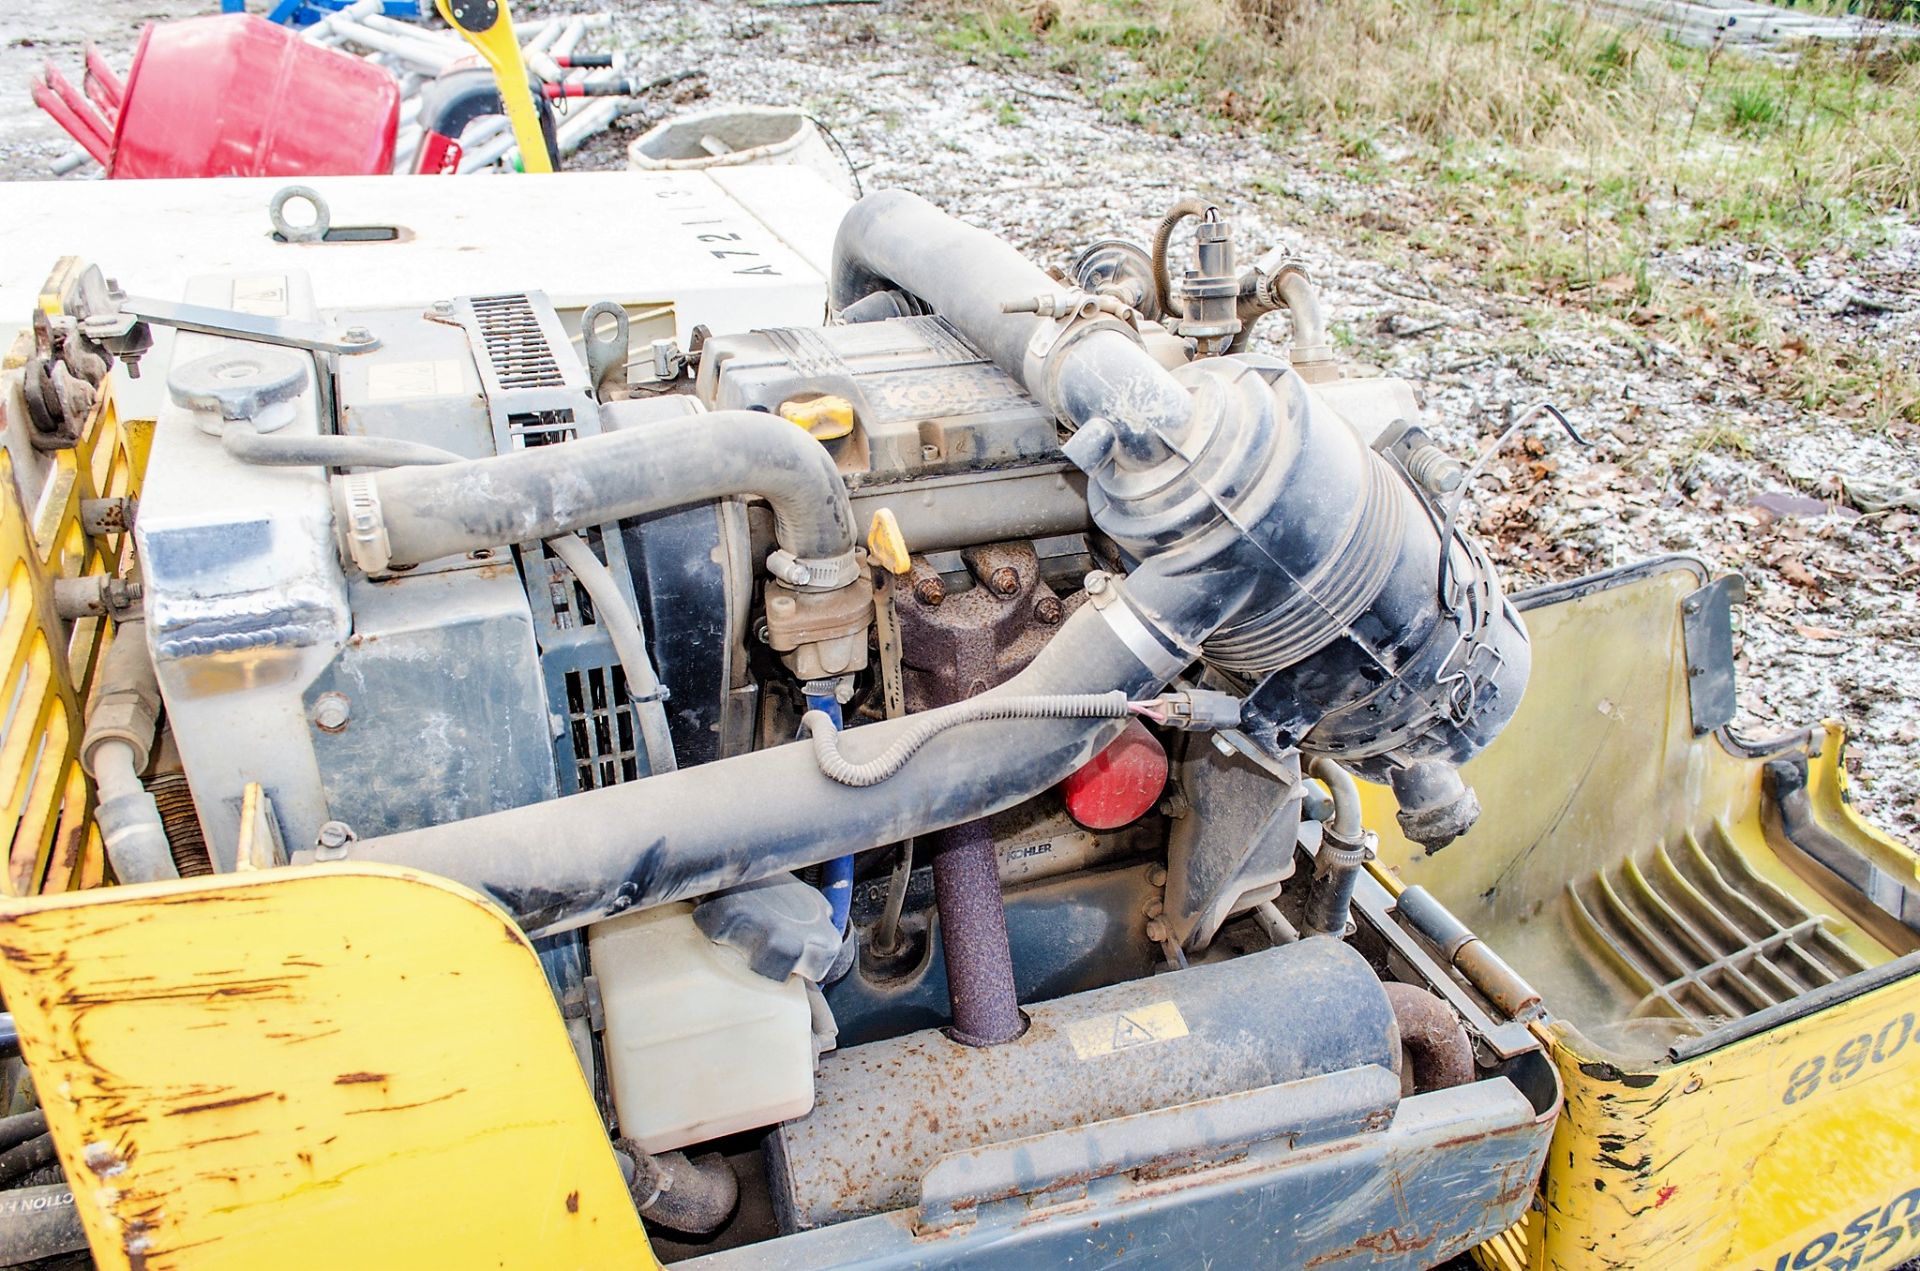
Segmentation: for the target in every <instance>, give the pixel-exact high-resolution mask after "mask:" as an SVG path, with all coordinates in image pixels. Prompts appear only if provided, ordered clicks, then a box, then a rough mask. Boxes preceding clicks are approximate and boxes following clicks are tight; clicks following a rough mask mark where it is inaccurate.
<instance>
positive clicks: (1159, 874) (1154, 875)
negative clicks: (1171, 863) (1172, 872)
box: [1147, 865, 1167, 887]
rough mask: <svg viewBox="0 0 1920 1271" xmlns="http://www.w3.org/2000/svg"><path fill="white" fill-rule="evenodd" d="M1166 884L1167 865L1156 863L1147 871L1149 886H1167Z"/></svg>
mask: <svg viewBox="0 0 1920 1271" xmlns="http://www.w3.org/2000/svg"><path fill="white" fill-rule="evenodd" d="M1166 885H1167V867H1166V866H1165V865H1155V866H1154V867H1153V868H1152V869H1150V870H1148V871H1147V886H1149V887H1165V886H1166Z"/></svg>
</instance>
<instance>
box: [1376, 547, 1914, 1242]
mask: <svg viewBox="0 0 1920 1271" xmlns="http://www.w3.org/2000/svg"><path fill="white" fill-rule="evenodd" d="M1706 582H1707V576H1706V571H1705V570H1704V569H1703V568H1701V567H1700V566H1699V565H1698V564H1697V563H1696V562H1691V561H1687V560H1676V561H1671V562H1666V563H1664V564H1656V565H1652V566H1649V567H1644V568H1639V569H1636V570H1632V571H1626V572H1623V573H1621V574H1618V575H1616V576H1614V577H1613V578H1611V579H1601V580H1596V581H1595V582H1593V583H1591V584H1587V585H1585V586H1584V587H1575V588H1569V589H1568V590H1566V591H1563V592H1562V593H1560V594H1559V596H1558V598H1557V599H1555V601H1554V602H1553V603H1551V604H1548V605H1546V606H1544V607H1536V608H1532V609H1529V611H1528V612H1527V615H1526V618H1527V623H1528V626H1529V629H1530V630H1531V632H1532V634H1533V637H1534V655H1535V657H1534V671H1533V676H1532V679H1531V681H1530V683H1529V685H1528V688H1527V696H1526V699H1525V700H1524V701H1523V703H1522V704H1521V707H1520V711H1519V713H1518V714H1517V715H1516V717H1515V719H1514V721H1513V724H1512V725H1511V726H1510V727H1509V728H1508V729H1507V730H1506V732H1505V733H1503V734H1502V735H1501V737H1500V738H1499V739H1498V740H1497V741H1496V742H1495V743H1494V744H1493V745H1492V746H1491V747H1489V748H1488V750H1487V751H1486V752H1485V753H1484V754H1483V755H1482V756H1480V757H1479V758H1478V759H1476V760H1475V761H1474V762H1473V763H1472V764H1470V765H1469V766H1468V769H1467V771H1466V774H1465V775H1466V776H1467V778H1468V780H1469V781H1470V782H1471V783H1472V784H1473V785H1474V787H1475V789H1476V790H1477V791H1478V793H1479V795H1480V798H1481V801H1482V804H1483V806H1484V809H1485V811H1484V814H1483V817H1482V819H1481V821H1480V824H1479V825H1478V826H1477V827H1476V828H1475V829H1474V831H1473V832H1472V833H1471V834H1469V835H1468V836H1466V837H1465V838H1463V839H1462V840H1461V841H1459V842H1457V843H1455V844H1453V845H1451V846H1449V847H1448V848H1446V849H1445V851H1443V852H1441V853H1439V854H1438V855H1436V856H1431V857H1428V856H1424V855H1422V854H1421V853H1420V852H1419V851H1418V849H1417V848H1415V847H1414V846H1413V845H1412V844H1410V843H1408V842H1406V840H1404V839H1403V838H1401V837H1400V836H1399V835H1398V834H1397V833H1395V832H1394V831H1393V828H1392V827H1393V825H1394V821H1393V815H1392V814H1393V806H1392V797H1391V794H1390V793H1389V792H1388V791H1386V790H1384V789H1377V788H1369V789H1368V790H1367V791H1366V798H1367V800H1368V803H1369V810H1368V824H1369V825H1371V826H1374V827H1377V828H1379V829H1380V830H1381V840H1382V841H1381V856H1382V862H1383V864H1385V865H1387V866H1388V867H1390V869H1391V872H1392V874H1393V876H1394V880H1395V884H1396V885H1411V884H1415V883H1418V884H1420V885H1422V886H1424V887H1426V888H1427V889H1428V890H1429V891H1431V892H1432V893H1433V894H1434V895H1435V896H1437V897H1438V898H1439V899H1440V900H1441V901H1442V902H1443V903H1444V904H1446V905H1447V907H1448V908H1449V909H1451V910H1452V911H1453V912H1454V913H1455V915H1456V916H1458V917H1459V918H1460V919H1462V921H1464V922H1465V923H1466V924H1467V925H1468V926H1469V927H1471V928H1473V929H1474V931H1475V932H1477V933H1478V934H1479V935H1480V936H1482V937H1483V938H1484V939H1485V940H1486V941H1487V943H1488V944H1489V945H1490V946H1491V947H1492V948H1493V949H1495V950H1496V951H1498V952H1499V953H1500V954H1501V955H1502V956H1503V957H1505V959H1506V960H1507V961H1508V962H1509V963H1511V964H1512V965H1513V966H1514V968H1515V969H1516V970H1517V971H1518V972H1519V973H1520V974H1521V975H1522V976H1524V977H1526V978H1527V979H1529V980H1530V981H1532V983H1533V985H1534V987H1535V988H1537V989H1538V990H1539V991H1540V993H1541V995H1542V998H1543V1001H1544V1004H1545V1006H1546V1008H1547V1009H1548V1011H1549V1012H1551V1015H1552V1019H1551V1022H1548V1023H1544V1024H1542V1025H1540V1026H1538V1027H1537V1029H1536V1031H1537V1032H1539V1034H1540V1035H1541V1037H1542V1039H1543V1040H1544V1041H1545V1042H1546V1044H1547V1046H1548V1049H1549V1053H1550V1054H1551V1056H1552V1058H1553V1060H1554V1063H1555V1066H1556V1067H1557V1068H1558V1069H1559V1072H1560V1075H1561V1079H1562V1082H1563V1084H1564V1086H1565V1088H1566V1106H1565V1110H1564V1112H1563V1113H1562V1115H1561V1118H1560V1122H1559V1124H1558V1126H1557V1127H1556V1129H1555V1132H1554V1140H1553V1145H1552V1148H1551V1150H1550V1152H1549V1154H1548V1161H1547V1166H1546V1169H1545V1173H1544V1178H1543V1183H1542V1188H1541V1195H1540V1197H1539V1199H1538V1201H1537V1203H1536V1206H1535V1208H1534V1210H1533V1211H1532V1212H1531V1213H1529V1214H1528V1216H1527V1219H1526V1221H1525V1222H1523V1223H1521V1224H1519V1225H1518V1226H1516V1227H1515V1228H1514V1229H1513V1230H1511V1231H1509V1232H1507V1233H1505V1234H1504V1235H1503V1236H1502V1237H1500V1238H1499V1239H1498V1240H1496V1241H1494V1242H1492V1243H1490V1244H1489V1245H1487V1246H1484V1247H1482V1248H1481V1249H1479V1250H1476V1251H1475V1254H1474V1257H1475V1260H1476V1261H1477V1262H1479V1264H1480V1265H1481V1266H1483V1267H1485V1268H1487V1269H1488V1271H1520V1269H1521V1268H1531V1269H1533V1271H1593V1269H1595V1268H1621V1269H1629V1268H1630V1269H1633V1271H1648V1269H1652V1268H1658V1269H1659V1271H1813V1269H1814V1268H1820V1269H1821V1271H1862V1269H1864V1268H1890V1267H1893V1266H1895V1265H1896V1264H1898V1263H1899V1262H1901V1261H1902V1260H1904V1259H1905V1258H1908V1257H1910V1256H1912V1255H1913V1254H1914V1253H1916V1252H1920V1134H1916V1133H1915V1132H1914V1129H1913V1127H1914V1126H1916V1125H1920V955H1916V953H1915V950H1916V949H1917V948H1920V937H1916V935H1915V933H1914V932H1912V931H1910V930H1907V929H1906V928H1903V927H1901V926H1900V925H1899V924H1897V923H1894V922H1892V921H1890V920H1889V919H1888V918H1887V916H1886V915H1885V914H1884V913H1881V912H1879V911H1878V910H1877V909H1875V907H1874V906H1873V905H1872V904H1870V903H1869V902H1868V901H1867V899H1866V898H1865V897H1864V896H1862V895H1861V894H1859V893H1858V892H1853V891H1849V890H1847V889H1846V888H1845V887H1844V885H1840V884H1837V880H1836V879H1835V878H1833V877H1832V876H1830V875H1826V874H1823V873H1822V872H1821V871H1819V870H1818V869H1817V868H1812V867H1811V863H1810V861H1809V860H1808V859H1807V858H1806V857H1805V855H1804V853H1802V852H1800V851H1799V850H1798V849H1796V848H1795V847H1794V845H1793V844H1792V843H1791V842H1789V841H1788V839H1787V837H1786V836H1785V833H1784V831H1783V828H1782V825H1781V824H1780V818H1779V816H1778V815H1777V814H1776V813H1775V812H1773V811H1772V810H1771V799H1770V798H1769V796H1768V795H1767V794H1766V789H1765V784H1764V780H1763V768H1764V766H1765V764H1766V762H1767V761H1768V760H1769V759H1775V758H1784V759H1790V760H1793V761H1794V762H1804V763H1805V764H1806V766H1807V771H1808V789H1809V794H1810V803H1811V806H1812V809H1813V811H1814V814H1815V816H1816V817H1817V819H1818V821H1819V823H1820V825H1821V827H1822V828H1823V829H1824V830H1826V831H1827V832H1828V833H1830V834H1831V835H1833V836H1834V837H1835V838H1836V839H1837V840H1839V841H1840V842H1841V843H1843V844H1844V845H1845V846H1846V847H1847V848H1848V849H1849V850H1851V851H1853V852H1855V853H1857V854H1858V855H1859V856H1861V857H1862V858H1864V859H1867V860H1870V861H1871V862H1872V863H1873V864H1874V866H1875V867H1876V868H1878V869H1880V870H1882V871H1883V872H1884V874H1885V875H1886V876H1887V877H1889V878H1890V879H1891V880H1893V881H1894V882H1899V883H1904V884H1905V885H1908V886H1913V885H1914V883H1915V880H1916V878H1917V877H1920V874H1917V873H1916V869H1915V865H1916V858H1915V855H1914V853H1913V852H1912V851H1911V850H1909V849H1908V848H1906V847H1904V846H1903V845H1901V844H1899V843H1897V842H1895V841H1894V840H1893V839H1891V838H1890V837H1888V836H1887V835H1885V834H1882V833H1880V832H1879V831H1877V830H1875V829H1874V828H1873V827H1871V826H1870V825H1867V824H1866V823H1865V822H1863V821H1862V820H1860V818H1858V817H1857V816H1855V815H1854V813H1853V811H1852V808H1851V806H1850V804H1849V803H1848V802H1847V799H1846V795H1845V777H1844V769H1843V768H1842V766H1841V752H1842V747H1843V743H1844V740H1845V738H1844V734H1843V732H1842V731H1841V729H1840V727H1839V726H1838V725H1837V724H1831V723H1830V724H1825V725H1822V726H1820V727H1817V728H1814V729H1811V730H1807V731H1805V732H1802V733H1799V734H1795V735H1790V736H1787V737H1783V738H1780V739H1778V740H1776V741H1773V742H1769V743H1767V744H1765V745H1760V746H1748V745H1745V744H1743V743H1740V742H1738V741H1737V740H1736V739H1734V738H1732V737H1731V736H1729V735H1726V734H1724V733H1719V732H1711V733H1705V734H1699V735H1696V734H1695V732H1694V728H1693V721H1692V716H1691V713H1690V709H1689V701H1690V699H1689V696H1688V694H1689V691H1690V689H1689V684H1690V681H1692V680H1693V679H1694V678H1695V676H1694V675H1693V674H1692V673H1691V672H1690V669H1689V668H1690V665H1693V664H1698V662H1699V661H1700V657H1699V655H1700V653H1701V650H1700V649H1696V650H1695V657H1693V658H1691V659H1690V658H1689V656H1688V650H1687V639H1688V633H1687V625H1686V622H1685V614H1686V610H1687V606H1688V604H1689V603H1690V602H1692V601H1694V600H1695V599H1696V598H1698V596H1699V594H1700V593H1699V589H1700V588H1701V587H1702V585H1703V584H1705V583H1706Z"/></svg>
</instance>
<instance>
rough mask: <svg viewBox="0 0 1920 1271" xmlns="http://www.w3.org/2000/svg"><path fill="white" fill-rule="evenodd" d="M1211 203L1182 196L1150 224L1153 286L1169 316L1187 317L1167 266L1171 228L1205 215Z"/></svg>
mask: <svg viewBox="0 0 1920 1271" xmlns="http://www.w3.org/2000/svg"><path fill="white" fill-rule="evenodd" d="M1211 208H1212V204H1210V203H1208V202H1207V201H1206V200H1205V199H1181V200H1180V201H1179V202H1178V203H1175V204H1174V205H1173V206H1172V207H1170V208H1168V209H1167V214H1166V215H1165V216H1163V217H1161V218H1160V223H1159V224H1158V225H1156V226H1154V227H1153V286H1154V289H1155V290H1156V291H1157V292H1159V295H1160V312H1162V313H1164V314H1166V315H1167V316H1168V317H1170V318H1182V317H1185V316H1186V312H1187V310H1186V306H1185V305H1183V304H1181V303H1180V298H1179V297H1178V296H1176V295H1175V294H1174V293H1173V274H1172V272H1171V271H1170V270H1169V269H1168V268H1167V247H1168V245H1169V244H1170V243H1172V242H1173V231H1174V230H1176V229H1178V228H1180V222H1182V221H1184V220H1186V219H1187V218H1188V217H1190V216H1205V215H1206V214H1207V212H1208V211H1209V210H1210V209H1211Z"/></svg>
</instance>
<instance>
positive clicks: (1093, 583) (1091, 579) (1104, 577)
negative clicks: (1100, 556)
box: [1087, 569, 1113, 596]
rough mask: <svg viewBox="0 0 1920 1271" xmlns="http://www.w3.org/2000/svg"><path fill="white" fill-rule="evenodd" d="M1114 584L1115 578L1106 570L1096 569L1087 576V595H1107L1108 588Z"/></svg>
mask: <svg viewBox="0 0 1920 1271" xmlns="http://www.w3.org/2000/svg"><path fill="white" fill-rule="evenodd" d="M1112 582H1113V576H1112V575H1111V574H1109V573H1107V571H1106V570H1104V569H1096V570H1094V571H1093V572H1092V573H1090V574H1088V575H1087V594H1088V595H1089V596H1100V595H1105V594H1106V590H1107V587H1108V586H1109V585H1110V584H1111V583H1112Z"/></svg>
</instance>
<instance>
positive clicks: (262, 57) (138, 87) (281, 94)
mask: <svg viewBox="0 0 1920 1271" xmlns="http://www.w3.org/2000/svg"><path fill="white" fill-rule="evenodd" d="M399 120H400V85H399V83H398V82H397V81H396V80H395V79H394V78H393V76H392V75H390V74H388V73H387V72H386V71H385V70H384V69H382V68H381V67H378V66H374V65H372V64H370V63H367V62H363V61H361V60H360V59H359V58H357V57H352V56H350V55H348V54H346V53H341V52H338V51H336V50H334V49H328V48H321V47H320V46H318V45H315V44H309V43H307V42H306V41H305V40H302V39H301V38H300V37H299V36H298V35H296V34H294V33H293V32H292V31H290V30H288V29H287V28H285V27H282V26H277V25H275V24H274V23H271V22H268V21H266V20H265V19H264V18H258V17H254V16H251V15H249V14H241V13H222V14H213V15H209V16H206V17H199V18H185V19H182V20H180V21H178V22H155V23H152V24H151V25H149V26H148V27H147V29H146V31H145V32H144V33H142V35H141V36H140V47H139V49H138V50H137V51H136V52H135V53H134V55H133V69H132V70H131V71H129V72H128V74H127V86H126V97H125V100H124V101H123V102H122V103H121V106H120V119H119V122H118V124H117V125H116V127H115V128H114V138H113V162H112V164H111V166H110V168H109V169H108V175H109V176H114V177H222V176H248V177H256V176H275V177H277V176H329V175H364V174H385V173H388V172H391V171H392V170H393V141H394V134H395V131H396V130H397V128H398V125H399Z"/></svg>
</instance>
